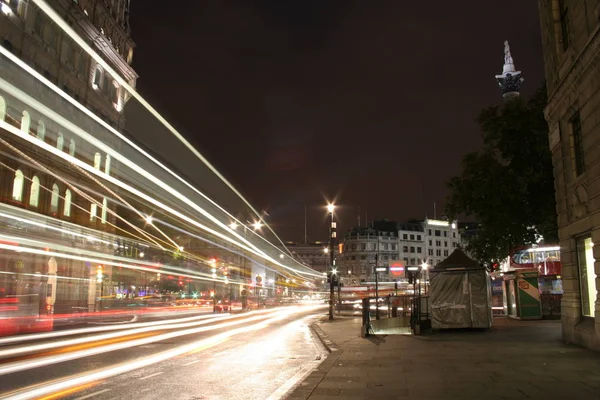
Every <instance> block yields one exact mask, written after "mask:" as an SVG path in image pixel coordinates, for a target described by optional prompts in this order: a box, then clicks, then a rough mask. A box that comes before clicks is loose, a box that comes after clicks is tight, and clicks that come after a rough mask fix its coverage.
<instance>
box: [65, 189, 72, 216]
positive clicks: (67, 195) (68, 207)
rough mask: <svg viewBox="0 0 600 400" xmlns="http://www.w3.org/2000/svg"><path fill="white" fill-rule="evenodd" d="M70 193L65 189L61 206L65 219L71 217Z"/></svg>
mask: <svg viewBox="0 0 600 400" xmlns="http://www.w3.org/2000/svg"><path fill="white" fill-rule="evenodd" d="M71 197H72V194H71V191H70V190H69V189H67V190H66V191H65V204H64V206H63V215H64V216H65V217H70V216H71Z"/></svg>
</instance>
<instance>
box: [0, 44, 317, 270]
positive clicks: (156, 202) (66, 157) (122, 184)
mask: <svg viewBox="0 0 600 400" xmlns="http://www.w3.org/2000/svg"><path fill="white" fill-rule="evenodd" d="M0 50H2V48H0ZM0 88H2V89H4V90H6V91H7V92H12V93H11V94H12V95H13V96H15V97H19V96H21V97H23V96H25V98H24V99H22V101H26V100H27V98H29V96H27V95H25V94H24V93H23V92H21V91H20V90H18V89H16V88H14V87H13V86H12V85H10V84H9V83H8V82H6V81H4V80H3V79H0ZM29 100H31V101H34V100H33V99H31V98H29ZM40 107H43V108H46V109H47V107H45V106H43V105H40ZM47 111H48V112H50V110H49V109H47ZM60 118H62V117H60ZM65 123H66V124H70V122H68V121H66V120H65ZM71 125H72V124H71ZM0 128H3V129H5V130H7V131H9V132H11V133H13V134H14V135H16V136H18V137H20V138H21V139H24V140H26V141H28V142H30V143H32V144H34V145H37V146H39V147H41V148H43V149H44V150H46V151H49V152H51V153H53V154H54V155H56V156H58V157H60V158H63V159H64V160H65V161H67V162H70V163H72V164H75V165H77V166H78V167H80V168H82V169H84V170H85V171H87V172H88V173H91V174H93V175H97V176H100V177H102V178H104V179H106V180H107V181H109V182H111V183H113V184H115V185H117V186H119V187H121V188H123V189H125V190H127V191H129V192H130V193H132V194H134V195H136V196H138V197H140V198H142V199H144V200H146V201H147V202H149V203H151V204H154V205H155V206H157V207H159V208H162V209H163V210H165V211H166V212H168V213H170V214H173V215H175V216H176V217H178V218H180V219H182V220H184V221H186V222H188V223H190V224H191V225H194V226H196V227H198V228H200V229H202V230H204V231H206V232H209V233H211V234H213V235H215V236H217V237H220V238H221V239H224V240H226V241H228V242H230V243H233V244H235V245H237V246H238V247H241V248H243V249H245V250H247V251H249V252H251V253H253V254H255V255H257V256H259V257H262V258H264V259H266V260H268V261H271V262H272V263H274V264H276V265H279V266H280V267H283V268H285V269H288V270H292V271H294V272H296V273H300V274H304V275H311V276H317V277H319V276H320V275H319V274H316V273H315V274H313V273H310V272H305V271H299V270H296V269H294V268H292V267H289V266H287V265H284V264H282V263H280V262H279V261H277V260H275V259H274V258H272V257H270V256H269V255H267V254H266V253H264V252H263V251H262V250H260V249H258V248H257V247H256V246H255V245H253V244H252V243H250V242H248V241H247V240H244V239H242V240H244V242H246V243H248V244H249V245H251V246H252V248H249V247H247V246H245V245H243V244H242V243H240V242H237V241H235V240H234V239H232V238H231V237H229V236H227V235H224V234H222V233H221V232H218V231H215V230H214V229H211V228H209V227H208V226H205V225H203V224H201V223H199V222H198V221H196V220H193V219H192V218H190V217H188V216H187V215H184V214H183V213H181V212H179V211H177V210H175V209H173V208H172V207H170V206H167V205H166V204H164V203H162V202H160V201H159V200H157V199H155V198H153V197H151V196H149V195H147V194H145V193H143V192H141V191H139V190H138V189H136V188H134V187H132V186H131V185H128V184H126V183H125V182H123V181H121V180H119V179H116V178H115V177H113V176H110V175H106V174H105V173H103V172H102V171H99V170H97V169H96V168H94V167H93V166H91V165H88V164H86V163H85V162H83V161H81V160H79V159H77V158H75V157H73V156H71V155H69V154H66V153H64V152H62V151H60V150H58V149H57V148H56V147H54V146H51V145H50V144H48V143H45V142H41V141H39V140H37V138H35V137H33V136H31V135H29V134H27V133H25V132H23V131H21V130H20V129H17V128H16V127H14V126H12V125H10V124H8V123H6V122H4V121H0ZM73 129H74V130H79V131H81V132H82V135H88V134H87V133H85V132H83V131H82V130H81V129H79V128H77V127H74V128H73ZM113 154H115V153H113ZM114 156H115V158H117V157H118V156H117V155H116V154H115V155H114ZM136 167H137V166H136ZM137 168H138V169H141V168H139V167H137ZM159 185H161V184H160V183H159ZM162 185H164V183H163V184H162ZM162 185H161V186H162ZM177 194H179V193H178V192H176V191H174V195H177ZM178 197H179V196H178ZM180 199H181V200H183V199H186V200H187V202H189V203H191V205H192V206H193V207H194V208H197V209H201V208H200V207H199V206H197V205H196V204H195V203H193V202H191V200H189V199H187V198H184V197H183V196H181V197H180ZM204 212H205V211H204ZM221 225H223V226H225V227H226V228H228V227H227V226H226V225H225V224H222V223H221ZM236 235H237V234H236ZM237 236H238V237H239V235H237Z"/></svg>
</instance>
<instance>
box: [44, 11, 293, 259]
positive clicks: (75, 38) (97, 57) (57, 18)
mask: <svg viewBox="0 0 600 400" xmlns="http://www.w3.org/2000/svg"><path fill="white" fill-rule="evenodd" d="M33 2H34V3H35V4H36V5H37V6H38V7H39V8H40V9H41V10H42V11H43V12H44V13H46V15H47V16H48V17H49V18H50V19H52V20H53V21H54V23H56V25H57V26H59V27H60V28H61V29H62V30H63V31H64V32H65V33H66V34H67V35H69V36H70V37H71V39H73V41H75V43H77V44H78V45H79V46H80V47H81V48H82V49H83V50H84V51H85V52H86V53H88V55H89V56H90V57H92V58H93V59H94V61H96V62H97V63H98V64H100V65H101V66H102V67H103V68H104V70H105V71H107V72H108V73H109V74H110V75H111V76H112V77H113V78H114V79H115V80H116V81H117V82H118V83H119V85H120V86H121V87H123V88H125V90H127V92H128V93H129V94H130V95H131V96H133V97H134V98H135V99H136V100H138V101H139V102H140V104H142V105H143V106H144V107H145V108H146V109H147V110H148V111H149V112H150V113H151V114H152V115H153V116H154V117H155V118H156V119H157V120H158V121H159V122H161V123H162V124H163V126H164V127H165V128H167V129H168V130H169V132H171V133H172V134H173V135H174V136H175V137H176V138H177V139H178V140H179V141H180V142H181V143H182V144H183V145H184V146H185V147H187V148H188V150H190V151H191V152H192V154H194V155H195V156H196V157H197V158H198V159H199V160H200V161H201V162H202V163H203V164H204V165H206V166H207V167H208V169H209V170H210V171H211V172H213V173H214V174H215V175H216V176H217V177H218V178H219V179H220V180H221V181H222V182H223V183H225V185H227V187H229V188H230V189H231V190H232V191H233V192H234V193H235V194H236V195H237V196H238V197H239V198H240V199H241V200H242V201H243V202H244V203H245V204H246V205H247V206H248V207H249V208H250V210H252V212H254V214H256V216H257V217H258V219H259V222H261V223H264V220H263V219H262V214H261V213H259V212H258V211H257V210H256V209H255V208H254V207H253V206H252V204H250V202H249V201H248V200H246V198H245V197H244V196H242V194H241V193H240V192H239V191H238V190H237V189H236V188H235V187H234V186H233V185H232V184H231V183H230V182H229V181H228V180H227V179H226V178H225V177H224V176H223V175H222V174H221V173H220V172H219V171H218V170H217V169H216V168H215V167H214V166H213V165H212V164H211V163H210V162H209V161H208V160H207V159H206V158H205V157H204V156H203V155H202V154H200V152H199V151H198V150H197V149H196V148H195V147H194V146H192V145H191V143H189V142H188V141H187V140H186V139H185V138H184V137H183V136H182V135H181V134H180V133H179V132H178V131H177V130H176V129H175V128H174V127H173V126H172V125H171V124H170V123H169V122H168V121H167V120H166V119H165V118H163V116H162V115H160V114H159V113H158V111H156V110H155V109H154V107H152V106H151V105H150V104H149V103H148V102H147V101H146V100H145V99H144V98H143V97H142V96H141V95H140V94H139V93H138V92H137V91H136V90H135V89H134V88H133V87H132V86H131V85H130V84H129V82H127V81H125V80H124V79H123V78H122V77H121V75H119V74H118V73H117V72H116V71H115V70H114V69H113V68H112V67H111V66H110V65H109V64H108V63H107V62H106V61H104V59H103V58H102V57H101V56H100V55H99V54H98V53H96V52H95V51H94V50H93V49H92V48H91V47H90V46H89V45H88V44H87V42H86V41H85V40H83V39H82V38H81V37H80V36H79V35H78V34H77V33H76V32H75V30H73V28H71V26H69V24H67V23H66V22H65V21H64V20H63V19H62V18H61V17H60V15H58V13H56V12H55V11H54V10H53V9H52V7H50V6H49V5H48V4H47V3H46V2H45V1H44V0H33ZM38 75H39V74H38ZM44 81H47V80H45V79H44ZM47 82H48V83H50V82H49V81H47ZM52 86H53V87H54V88H56V89H57V90H58V91H60V89H58V88H57V87H56V86H54V85H52ZM58 91H57V93H58ZM60 92H62V91H60ZM63 93H64V92H63ZM65 95H66V93H65ZM67 97H69V96H67ZM86 111H88V110H87V109H86ZM88 112H89V111H88ZM94 117H95V119H98V122H100V121H101V122H100V123H101V124H102V125H105V126H107V127H108V128H109V130H110V131H112V132H113V133H114V134H117V135H118V136H119V137H121V138H122V140H125V141H127V142H128V143H129V144H130V145H132V146H134V147H135V148H136V150H138V151H139V152H140V153H142V154H144V155H145V156H146V157H147V158H149V159H151V160H152V161H153V162H154V163H155V164H157V165H159V166H160V167H162V168H163V169H164V170H165V171H167V172H169V173H171V174H172V175H173V176H174V177H175V178H177V179H179V180H180V181H181V182H183V183H184V184H185V185H186V186H188V187H189V188H190V189H192V190H194V191H195V192H196V193H198V194H200V195H201V196H203V197H205V198H206V199H207V200H208V201H210V202H211V203H212V204H213V205H214V206H216V207H218V208H219V209H221V210H222V211H223V212H224V213H226V214H227V215H228V216H229V217H230V218H233V219H235V220H236V221H237V222H240V221H239V220H237V219H236V218H235V217H234V216H233V215H231V214H230V213H228V212H227V211H226V210H225V209H224V208H222V207H221V206H219V205H218V204H217V203H215V202H214V201H212V200H211V199H210V198H208V196H205V195H204V194H203V193H201V192H200V191H198V189H196V188H195V187H193V186H192V185H190V184H189V183H188V182H186V181H185V180H184V179H182V178H181V177H179V176H178V175H177V174H175V173H173V172H172V171H171V170H170V169H168V168H167V167H166V166H164V165H163V164H162V163H160V162H159V161H158V160H156V159H155V158H154V157H151V156H150V155H149V154H148V153H146V152H145V151H143V150H142V149H141V148H139V147H138V146H135V145H134V144H133V143H130V141H129V140H127V138H125V137H123V136H122V135H120V134H119V133H118V132H117V131H116V130H113V129H112V127H109V126H108V124H106V123H105V122H104V121H102V120H100V119H99V118H98V117H97V116H95V115H94ZM265 225H266V226H267V228H268V229H269V230H270V231H271V233H273V235H274V236H275V237H276V238H277V240H279V242H280V243H281V245H282V246H283V247H284V248H285V249H286V250H287V251H288V254H289V255H290V256H291V255H292V253H291V252H290V250H289V249H288V248H287V247H286V246H285V243H284V242H283V241H282V240H281V239H280V238H279V236H277V234H276V233H275V231H273V229H271V227H270V226H269V225H268V224H265ZM229 230H230V231H231V232H232V233H233V230H231V229H229ZM269 244H270V245H271V246H273V247H274V248H275V249H277V247H276V246H275V245H274V244H272V243H270V242H269Z"/></svg>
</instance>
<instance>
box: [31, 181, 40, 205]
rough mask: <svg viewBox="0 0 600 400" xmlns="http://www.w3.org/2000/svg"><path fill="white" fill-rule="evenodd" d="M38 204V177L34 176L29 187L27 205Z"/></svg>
mask: <svg viewBox="0 0 600 400" xmlns="http://www.w3.org/2000/svg"><path fill="white" fill-rule="evenodd" d="M39 204H40V178H38V177H37V176H34V177H33V179H32V180H31V189H30V190H29V205H30V206H31V207H37V206H38V205H39Z"/></svg>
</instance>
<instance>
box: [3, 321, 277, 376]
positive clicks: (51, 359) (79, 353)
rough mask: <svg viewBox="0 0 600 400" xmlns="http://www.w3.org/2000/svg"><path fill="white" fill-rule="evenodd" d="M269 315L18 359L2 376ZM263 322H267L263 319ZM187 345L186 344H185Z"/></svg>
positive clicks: (237, 323) (4, 367) (10, 364)
mask: <svg viewBox="0 0 600 400" xmlns="http://www.w3.org/2000/svg"><path fill="white" fill-rule="evenodd" d="M284 313H285V311H282V310H276V311H275V312H273V314H274V316H273V317H271V318H270V319H268V320H267V321H277V320H279V319H281V316H282V315H283V314H284ZM268 317H269V315H253V316H249V317H247V318H243V319H240V320H234V321H229V322H223V323H219V324H216V325H212V326H201V327H196V328H188V329H184V330H181V331H176V332H170V333H164V334H160V335H156V336H150V337H145V338H140V339H133V340H129V341H126V342H118V343H112V344H107V345H101V346H97V347H93V348H89V349H85V350H76V351H73V352H69V353H64V354H58V355H50V356H42V357H39V358H33V359H27V360H23V361H16V362H12V363H8V364H3V365H0V376H2V375H7V374H12V373H15V372H19V371H25V370H30V369H33V368H39V367H44V366H48V365H53V364H57V363H62V362H65V361H70V360H75V359H78V358H84V357H90V356H93V355H97V354H104V353H108V352H111V351H117V350H122V349H126V348H129V347H136V346H142V345H145V344H149V343H155V342H160V341H164V340H169V339H174V338H177V337H181V336H187V335H192V334H197V333H201V332H208V331H214V330H217V329H224V328H230V327H233V326H236V325H241V324H244V323H248V322H254V321H260V320H264V319H265V318H268ZM204 323H206V322H204ZM261 323H263V324H264V323H265V321H262V322H261ZM184 347H185V346H184Z"/></svg>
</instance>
